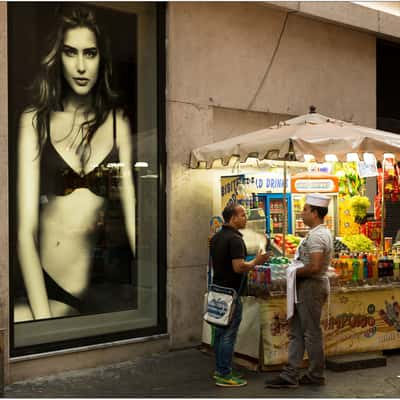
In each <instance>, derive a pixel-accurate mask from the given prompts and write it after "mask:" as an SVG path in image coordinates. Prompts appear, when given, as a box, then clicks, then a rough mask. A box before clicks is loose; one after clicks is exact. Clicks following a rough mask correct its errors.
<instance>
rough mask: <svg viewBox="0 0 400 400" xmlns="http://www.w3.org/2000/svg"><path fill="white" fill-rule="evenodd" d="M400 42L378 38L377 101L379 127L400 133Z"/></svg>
mask: <svg viewBox="0 0 400 400" xmlns="http://www.w3.org/2000/svg"><path fill="white" fill-rule="evenodd" d="M399 71H400V43H395V42H389V41H387V40H382V39H377V42H376V103H377V110H376V113H377V121H376V125H377V128H378V129H383V130H385V131H390V132H394V133H400V106H399V93H400V76H399Z"/></svg>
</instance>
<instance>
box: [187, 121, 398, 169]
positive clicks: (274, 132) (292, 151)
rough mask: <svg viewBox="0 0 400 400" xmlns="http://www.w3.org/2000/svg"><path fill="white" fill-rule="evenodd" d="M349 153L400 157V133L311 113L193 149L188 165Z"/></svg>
mask: <svg viewBox="0 0 400 400" xmlns="http://www.w3.org/2000/svg"><path fill="white" fill-rule="evenodd" d="M348 153H357V154H358V155H360V156H362V153H373V154H374V155H375V157H376V158H377V159H380V158H383V154H384V153H393V154H394V155H395V157H396V158H400V135H397V134H394V133H390V132H385V131H381V130H378V129H372V128H367V127H363V126H359V125H354V124H352V123H349V122H345V121H340V120H335V119H333V118H329V117H326V116H324V115H321V114H317V113H310V114H305V115H302V116H300V117H296V118H292V119H289V120H287V121H285V122H282V123H280V124H278V125H274V126H272V127H270V128H266V129H261V130H258V131H254V132H251V133H247V134H244V135H240V136H236V137H233V138H229V139H226V140H223V141H220V142H216V143H212V144H210V145H206V146H202V147H199V148H197V149H194V150H192V152H191V154H190V168H199V167H206V168H211V167H212V164H213V162H214V161H216V160H221V162H222V164H223V165H227V164H228V163H229V161H230V159H231V157H238V158H239V159H240V161H241V162H245V161H246V159H247V158H248V157H257V158H258V159H259V160H263V159H294V158H295V159H296V160H298V161H303V160H304V154H312V155H313V156H314V157H315V159H316V161H324V157H325V155H326V154H335V155H336V157H337V158H338V160H341V161H346V155H347V154H348ZM290 156H291V157H290ZM293 157H294V158H293Z"/></svg>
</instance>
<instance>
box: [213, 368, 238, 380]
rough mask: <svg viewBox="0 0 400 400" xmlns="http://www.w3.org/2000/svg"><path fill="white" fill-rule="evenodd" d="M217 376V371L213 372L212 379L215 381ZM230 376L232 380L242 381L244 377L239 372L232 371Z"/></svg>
mask: <svg viewBox="0 0 400 400" xmlns="http://www.w3.org/2000/svg"><path fill="white" fill-rule="evenodd" d="M218 376H221V374H220V373H218V372H217V371H214V375H213V378H214V379H217V377H218ZM232 376H233V377H234V378H239V379H244V376H243V375H242V374H241V373H240V372H238V371H235V370H232Z"/></svg>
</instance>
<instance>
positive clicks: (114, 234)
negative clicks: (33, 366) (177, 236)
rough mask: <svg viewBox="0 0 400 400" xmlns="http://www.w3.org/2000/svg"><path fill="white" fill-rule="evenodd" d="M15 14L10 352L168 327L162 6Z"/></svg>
mask: <svg viewBox="0 0 400 400" xmlns="http://www.w3.org/2000/svg"><path fill="white" fill-rule="evenodd" d="M7 14H8V71H9V85H8V87H9V138H10V140H9V143H10V149H9V150H10V194H11V196H10V198H11V202H10V206H11V207H10V208H11V210H10V211H11V212H10V227H11V228H10V229H11V238H12V239H11V243H12V245H11V246H10V248H11V250H10V257H11V268H10V269H11V273H10V286H11V324H12V326H11V328H12V329H11V332H12V335H11V342H12V355H23V354H30V353H35V352H42V351H51V350H56V349H61V348H68V347H77V346H80V345H87V344H91V343H100V342H109V341H112V340H116V339H126V338H132V337H139V336H140V337H143V336H149V335H153V334H157V333H163V332H165V329H166V318H165V270H164V265H165V245H164V243H165V198H164V193H165V191H164V187H165V186H164V185H165V184H164V182H162V179H161V178H162V177H163V176H164V175H165V174H163V173H162V172H163V170H164V168H165V157H164V154H165V140H164V137H165V135H164V125H165V124H164V120H165V110H164V101H163V97H162V96H164V93H165V91H164V87H165V85H164V82H165V79H164V74H165V69H164V59H165V57H164V54H163V45H162V44H163V43H164V12H163V7H162V6H159V5H157V4H152V3H134V2H129V3H115V4H113V3H112V2H110V3H107V2H105V3H96V4H94V3H64V2H60V3H47V2H46V3H35V2H33V3H9V4H8V8H7Z"/></svg>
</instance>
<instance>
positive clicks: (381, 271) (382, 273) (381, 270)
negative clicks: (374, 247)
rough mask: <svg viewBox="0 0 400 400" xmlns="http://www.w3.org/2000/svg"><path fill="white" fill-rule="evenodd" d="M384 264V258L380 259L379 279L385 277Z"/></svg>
mask: <svg viewBox="0 0 400 400" xmlns="http://www.w3.org/2000/svg"><path fill="white" fill-rule="evenodd" d="M384 262H385V260H384V258H383V256H382V257H379V258H378V278H379V279H380V278H383V277H384V273H385V270H384Z"/></svg>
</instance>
